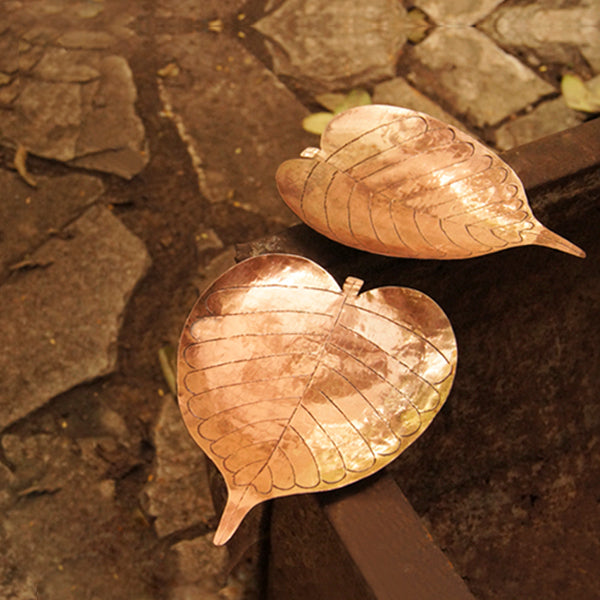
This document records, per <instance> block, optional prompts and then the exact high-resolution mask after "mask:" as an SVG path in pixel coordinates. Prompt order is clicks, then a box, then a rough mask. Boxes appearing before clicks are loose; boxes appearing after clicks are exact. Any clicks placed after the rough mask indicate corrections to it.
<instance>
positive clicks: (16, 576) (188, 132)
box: [0, 0, 600, 600]
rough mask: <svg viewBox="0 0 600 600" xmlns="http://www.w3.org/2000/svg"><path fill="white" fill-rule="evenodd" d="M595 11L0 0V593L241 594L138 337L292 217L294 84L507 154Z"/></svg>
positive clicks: (559, 5)
mask: <svg viewBox="0 0 600 600" xmlns="http://www.w3.org/2000/svg"><path fill="white" fill-rule="evenodd" d="M414 7H417V9H418V10H420V11H421V13H419V15H417V16H418V19H420V21H419V20H418V19H417V20H415V18H414V16H415V13H414V12H412V11H413V10H414ZM599 13H600V11H599V10H598V6H597V3H596V2H595V1H594V0H574V1H573V2H568V3H564V2H559V1H558V0H543V1H538V2H512V1H507V2H502V1H501V0H487V1H475V0H460V2H452V3H448V2H443V1H441V0H419V1H416V0H415V1H414V2H411V3H406V6H403V4H402V3H401V2H397V1H395V0H378V1H377V2H369V3H368V6H367V4H365V3H361V2H358V1H356V0H335V1H332V0H306V1H299V0H264V1H263V0H248V1H247V2H245V1H244V0H202V1H198V0H155V1H153V2H147V3H143V4H139V3H127V2H124V1H122V0H21V1H19V0H4V2H2V3H0V189H1V192H0V194H1V198H2V201H1V202H0V302H1V306H2V312H1V313H0V340H1V343H2V348H3V353H2V356H1V357H0V379H1V383H2V386H1V388H2V394H1V396H0V545H1V546H2V548H3V551H2V556H1V557H0V598H7V599H9V598H14V599H19V600H29V599H31V600H34V599H35V600H55V599H57V598H60V599H61V600H70V599H78V600H79V599H81V598H90V599H97V600H105V599H106V600H108V599H111V600H112V599H117V600H119V599H121V598H122V599H124V600H125V599H127V600H132V599H135V600H151V599H152V600H154V599H170V600H196V599H200V598H202V599H204V598H207V599H210V598H231V599H235V598H253V597H255V595H256V590H255V587H256V586H255V585H254V584H253V583H252V582H251V581H249V580H248V575H247V572H244V571H240V570H239V569H238V570H236V568H235V565H232V564H230V561H229V559H228V558H227V554H226V551H225V550H224V549H222V548H215V547H213V546H212V545H211V543H210V537H211V532H212V531H213V529H214V527H215V523H216V516H215V510H214V508H213V505H212V501H211V499H210V495H209V492H208V483H207V481H208V478H207V474H206V470H205V464H204V459H203V457H202V455H201V454H200V452H199V450H197V449H196V448H195V446H194V445H193V443H192V442H191V440H190V439H189V437H187V433H186V432H185V428H184V426H183V423H182V421H181V420H180V419H179V418H178V411H177V407H176V404H175V400H174V398H173V397H172V396H171V395H170V394H169V393H168V390H167V386H166V383H165V381H164V379H163V376H162V374H161V372H160V367H159V364H158V358H157V352H158V350H159V348H160V347H161V346H162V345H164V344H167V343H169V344H171V345H176V343H177V337H178V333H179V329H180V327H181V324H182V323H183V320H184V318H185V315H186V313H187V311H188V310H189V309H190V308H191V305H192V303H193V301H194V298H195V296H196V294H197V293H198V291H199V290H201V289H202V288H203V287H204V286H205V285H206V284H207V283H208V282H209V281H210V280H212V279H213V278H214V277H216V276H217V275H219V274H220V273H221V272H222V271H223V270H225V269H226V268H227V267H228V266H230V265H232V264H233V263H234V256H235V250H234V244H235V243H237V242H243V241H249V240H250V239H252V238H253V237H257V236H261V235H265V234H267V233H274V232H277V231H279V230H281V229H282V228H283V227H285V226H288V225H290V224H293V223H294V222H295V218H294V216H293V215H292V214H291V213H290V212H289V211H288V210H287V208H286V207H285V206H284V204H283V203H282V202H281V201H280V199H279V197H278V195H277V191H276V188H275V183H274V173H275V170H276V168H277V166H278V165H279V164H280V163H281V162H282V161H283V160H286V159H288V158H291V157H294V156H297V155H298V153H299V152H300V151H301V150H302V149H303V148H304V147H306V146H311V145H312V146H314V145H316V143H317V138H316V137H315V136H313V135H312V134H309V133H307V132H305V131H303V130H302V127H301V122H302V119H303V118H304V117H305V116H306V115H308V114H309V113H310V112H311V111H316V110H319V108H318V105H317V103H316V101H315V100H314V98H315V96H316V95H317V94H319V93H322V92H324V91H348V90H350V89H351V88H354V87H364V88H366V89H368V90H369V91H370V92H371V94H372V97H373V99H374V101H375V102H380V103H392V104H397V105H400V106H406V107H409V108H413V109H416V110H422V111H425V112H428V113H430V114H432V115H434V116H436V117H438V118H440V119H443V120H445V121H447V122H450V123H453V124H455V125H456V126H457V127H461V128H462V129H464V130H465V131H470V132H471V133H472V134H473V135H476V136H478V137H479V138H481V139H482V140H483V141H484V142H486V143H488V144H490V145H491V146H493V147H496V148H498V149H507V148H510V147H513V146H515V145H520V144H523V143H526V142H529V141H532V140H534V139H537V138H539V137H542V136H544V135H547V134H549V133H553V132H555V131H559V130H561V129H564V128H567V127H572V126H575V125H576V124H578V123H580V122H582V121H583V120H584V119H585V118H586V117H587V115H585V114H584V113H580V112H577V111H574V110H572V109H570V108H569V107H568V106H567V105H566V104H565V102H564V100H563V99H562V97H561V95H560V77H561V76H562V75H564V74H566V73H568V72H574V73H576V74H578V75H579V76H580V77H582V78H583V79H584V80H586V79H589V78H591V77H592V76H594V75H598V73H599V72H600V44H599V43H598V35H597V32H598V29H599V27H600V25H599V19H600V15H599ZM423 22H425V23H426V28H427V31H426V35H425V36H424V38H423V39H420V37H419V35H415V31H416V30H418V29H419V27H421V28H422V23H423ZM416 23H420V25H419V24H416ZM421 37H422V36H421ZM410 40H413V41H410ZM18 156H20V157H21V158H20V159H19V158H17V157H18ZM13 160H14V164H13ZM25 169H28V171H26V170H25ZM17 171H19V172H17ZM548 485H551V482H550V483H548ZM448 501H449V502H450V501H451V500H448ZM436 518H437V517H436V515H435V514H433V515H430V516H429V519H430V520H431V521H435V520H436ZM440 527H442V528H443V525H440ZM250 572H252V571H250ZM244 573H245V574H244Z"/></svg>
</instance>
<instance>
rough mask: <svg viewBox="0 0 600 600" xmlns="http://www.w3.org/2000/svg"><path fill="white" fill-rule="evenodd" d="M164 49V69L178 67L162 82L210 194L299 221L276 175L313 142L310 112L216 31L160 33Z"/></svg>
mask: <svg viewBox="0 0 600 600" xmlns="http://www.w3.org/2000/svg"><path fill="white" fill-rule="evenodd" d="M159 51H160V53H161V55H162V56H163V57H164V61H163V64H165V65H166V64H169V63H172V62H175V63H176V64H177V65H178V67H179V73H178V74H177V75H176V76H174V77H167V78H165V79H164V80H163V81H162V82H161V87H162V98H163V103H164V105H165V106H166V109H167V113H168V114H171V115H173V118H174V119H175V122H176V123H177V124H178V127H179V129H180V132H183V134H184V140H185V141H186V143H187V145H188V149H189V151H190V154H191V156H192V159H193V161H194V162H195V166H196V169H197V172H198V176H199V183H200V188H201V190H202V192H203V194H204V195H205V196H206V197H207V198H208V199H209V200H210V201H211V202H232V203H236V204H237V205H238V206H242V207H244V208H246V209H247V210H249V211H251V212H257V213H261V214H263V215H264V216H266V217H267V218H270V219H274V220H278V221H280V222H281V223H284V224H291V223H294V222H296V218H295V217H294V215H293V214H292V213H291V211H290V210H288V208H287V207H286V206H285V204H284V203H283V201H282V200H281V199H280V198H279V194H278V193H277V189H276V186H275V171H276V170H277V167H278V166H279V164H280V163H281V162H283V161H284V160H286V159H288V158H290V157H292V156H297V155H298V154H299V153H300V152H301V151H302V150H303V148H305V147H306V146H309V145H310V144H311V143H312V141H313V140H312V138H311V136H310V135H309V134H308V133H306V132H302V130H301V122H302V119H303V118H304V117H305V116H306V115H307V114H308V111H307V110H306V109H305V108H304V107H303V106H302V104H300V102H299V101H298V100H297V99H296V98H295V97H294V96H293V95H292V94H291V93H290V92H289V90H288V89H287V88H286V87H285V86H284V85H283V84H282V83H281V82H280V81H279V80H278V79H277V78H276V77H275V76H274V75H273V74H272V73H271V72H269V71H267V70H266V69H265V68H264V66H263V65H262V63H260V62H259V61H258V60H257V59H256V58H255V57H254V56H252V55H251V54H250V53H249V52H248V51H247V50H245V49H244V48H243V47H242V46H241V45H240V44H239V43H238V42H237V41H236V40H231V39H228V38H227V37H225V36H221V35H216V34H211V33H197V34H185V35H178V36H161V38H160V43H159ZM257 99H260V101H258V102H257ZM216 114H218V115H219V118H215V115H216Z"/></svg>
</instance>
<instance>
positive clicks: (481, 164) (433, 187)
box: [277, 105, 585, 259]
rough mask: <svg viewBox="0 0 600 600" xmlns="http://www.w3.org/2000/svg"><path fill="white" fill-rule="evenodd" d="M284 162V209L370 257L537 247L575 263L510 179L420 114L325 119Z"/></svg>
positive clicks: (462, 138)
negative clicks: (316, 134) (316, 136)
mask: <svg viewBox="0 0 600 600" xmlns="http://www.w3.org/2000/svg"><path fill="white" fill-rule="evenodd" d="M301 156H302V157H303V158H299V159H293V160H288V161H286V162H284V163H283V164H282V165H281V166H280V167H279V169H278V171H277V185H278V188H279V192H280V194H281V196H282V198H283V199H284V201H285V202H286V204H287V205H288V206H289V207H290V208H291V209H292V210H293V211H294V212H295V213H296V215H298V217H300V218H301V219H302V220H303V221H304V222H305V223H306V224H307V225H309V226H310V227H312V228H313V229H315V230H316V231H318V232H319V233H322V234H323V235H325V236H327V237H329V238H331V239H333V240H335V241H337V242H340V243H342V244H345V245H347V246H352V247H354V248H359V249H361V250H366V251H368V252H373V253H376V254H384V255H389V256H402V257H408V258H434V259H455V258H470V257H473V256H480V255H482V254H489V253H491V252H497V251H498V250H503V249H505V248H511V247H514V246H523V245H527V244H537V245H539V246H548V247H549V248H554V249H556V250H561V251H563V252H567V253H568V254H573V255H575V256H580V257H583V256H585V253H584V252H583V251H582V250H581V249H579V248H578V247H577V246H575V245H573V244H572V243H571V242H569V241H567V240H565V239H564V238H562V237H560V236H559V235H557V234H555V233H553V232H552V231H550V230H549V229H547V228H546V227H544V226H543V225H542V224H541V223H539V222H538V221H537V220H536V218H535V217H534V216H533V214H532V212H531V208H530V207H529V204H528V202H527V196H526V195H525V190H524V189H523V185H522V183H521V181H520V180H519V178H518V177H517V175H516V173H515V172H514V171H513V170H512V169H511V168H510V166H509V165H507V164H506V163H505V162H504V161H503V160H502V159H501V158H500V157H498V156H497V155H496V154H495V153H494V152H492V151H491V150H490V149H488V148H486V147H485V146H484V145H483V144H481V143H480V142H478V141H477V140H475V139H474V138H473V137H471V136H470V135H467V134H465V133H463V132H461V131H459V130H458V129H456V128H454V127H452V126H451V125H448V124H447V123H443V122H442V121H438V120H437V119H434V118H433V117H430V116H429V115H426V114H424V113H419V112H416V111H412V110H408V109H404V108H398V107H395V106H383V105H371V106H360V107H357V108H352V109H350V110H347V111H345V112H343V113H341V114H340V115H338V116H337V117H336V118H334V119H333V120H332V121H331V122H330V123H329V125H328V126H327V129H326V130H325V132H324V133H323V135H322V137H321V149H320V150H319V149H317V148H307V149H306V150H304V152H303V153H302V154H301Z"/></svg>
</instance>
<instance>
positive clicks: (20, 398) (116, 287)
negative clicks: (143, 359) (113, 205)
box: [0, 207, 150, 428]
mask: <svg viewBox="0 0 600 600" xmlns="http://www.w3.org/2000/svg"><path fill="white" fill-rule="evenodd" d="M63 231H64V233H65V235H63V236H62V238H54V239H51V240H49V241H48V242H46V243H45V244H44V245H43V246H41V247H40V248H39V249H38V250H36V251H35V252H33V253H32V254H31V259H32V261H33V262H34V263H40V264H42V265H46V266H44V267H41V268H36V269H33V270H30V271H27V272H22V273H19V274H18V275H17V276H15V277H13V278H12V279H11V280H10V281H9V282H8V283H5V284H4V285H3V286H2V287H0V303H1V304H2V306H3V307H4V308H3V311H2V313H0V338H1V345H2V348H3V353H2V355H0V372H1V373H2V374H3V381H2V388H3V394H2V397H1V398H0V428H2V427H4V426H6V425H8V424H10V423H12V422H14V421H15V420H17V419H20V418H21V417H23V416H25V415H27V414H28V413H29V412H31V411H32V410H35V409H36V408H38V407H39V406H41V405H43V404H44V403H46V402H47V401H48V400H49V399H50V398H52V397H53V396H56V395H57V394H60V393H61V392H64V391H66V390H68V389H69V388H71V387H73V386H74V385H77V384H79V383H82V382H84V381H89V380H91V379H93V378H95V377H99V376H100V375H106V374H107V373H110V372H111V370H112V369H114V367H115V362H116V341H117V336H118V333H119V328H120V324H121V318H122V313H123V310H124V308H125V305H126V303H127V300H128V298H129V296H130V294H131V292H132V290H133V288H134V286H135V285H136V283H137V282H138V281H139V279H140V278H141V277H143V275H144V274H145V272H146V270H147V268H148V266H149V263H150V259H149V257H148V254H147V252H146V249H145V247H144V245H143V243H142V242H141V241H140V240H139V239H138V238H137V237H135V236H134V235H133V234H132V233H130V232H129V231H128V230H127V229H126V228H125V227H124V226H123V225H122V224H121V222H120V221H119V220H118V219H117V218H115V217H114V216H113V215H112V214H111V213H110V212H109V211H108V210H107V209H105V208H98V207H93V208H90V209H89V210H88V211H87V212H85V213H84V215H83V216H82V217H80V218H79V219H78V220H77V221H76V222H75V223H73V224H72V225H70V226H69V227H68V228H66V229H65V230H63Z"/></svg>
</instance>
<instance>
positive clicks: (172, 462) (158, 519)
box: [143, 394, 215, 538]
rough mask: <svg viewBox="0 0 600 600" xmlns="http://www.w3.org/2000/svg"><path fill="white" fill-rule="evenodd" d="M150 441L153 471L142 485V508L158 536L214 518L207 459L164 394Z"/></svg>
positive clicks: (175, 408) (171, 397) (169, 399)
mask: <svg viewBox="0 0 600 600" xmlns="http://www.w3.org/2000/svg"><path fill="white" fill-rule="evenodd" d="M153 442H154V447H155V449H156V458H155V470H154V474H153V477H152V479H151V481H149V482H148V483H147V484H146V486H145V488H144V496H145V498H144V501H143V504H144V507H145V510H146V511H147V513H148V514H149V515H150V516H151V517H154V529H155V530H156V533H157V535H158V536H159V537H161V538H162V537H165V536H167V535H169V534H171V533H174V532H176V531H181V530H184V529H188V528H190V527H192V526H193V525H196V524H198V523H204V524H206V523H207V521H208V520H209V519H211V518H214V514H215V513H214V508H213V505H212V500H211V498H210V492H209V488H208V478H207V474H206V458H205V456H204V453H203V452H202V450H201V449H200V448H199V447H198V446H197V445H196V444H195V443H194V441H193V440H192V438H191V436H190V434H189V433H188V431H187V429H186V428H185V425H184V423H183V419H182V418H181V413H180V411H179V407H178V406H177V404H176V401H175V399H174V398H173V396H171V395H169V394H168V395H166V396H165V400H164V404H163V407H162V410H161V413H160V416H159V419H158V421H157V423H156V426H155V429H154V433H153Z"/></svg>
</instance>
